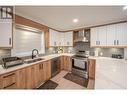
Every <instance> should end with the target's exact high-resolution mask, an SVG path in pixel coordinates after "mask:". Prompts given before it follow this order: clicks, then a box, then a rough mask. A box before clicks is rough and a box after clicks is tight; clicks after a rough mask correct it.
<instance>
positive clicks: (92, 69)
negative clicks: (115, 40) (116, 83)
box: [88, 59, 96, 79]
mask: <svg viewBox="0 0 127 95" xmlns="http://www.w3.org/2000/svg"><path fill="white" fill-rule="evenodd" d="M88 62H89V78H90V79H95V66H96V60H94V59H89V61H88Z"/></svg>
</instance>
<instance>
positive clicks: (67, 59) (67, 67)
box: [64, 56, 72, 71]
mask: <svg viewBox="0 0 127 95" xmlns="http://www.w3.org/2000/svg"><path fill="white" fill-rule="evenodd" d="M71 68H72V63H71V58H70V57H68V56H64V70H66V71H71Z"/></svg>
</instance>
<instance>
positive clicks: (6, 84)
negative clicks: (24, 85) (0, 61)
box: [1, 72, 17, 89]
mask: <svg viewBox="0 0 127 95" xmlns="http://www.w3.org/2000/svg"><path fill="white" fill-rule="evenodd" d="M16 84H17V82H16V72H10V73H7V74H4V75H2V76H1V88H2V89H16V88H17V85H16Z"/></svg>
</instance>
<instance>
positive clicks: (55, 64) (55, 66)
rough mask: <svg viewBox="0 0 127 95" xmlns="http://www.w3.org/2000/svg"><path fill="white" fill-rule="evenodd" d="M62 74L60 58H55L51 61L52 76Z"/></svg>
mask: <svg viewBox="0 0 127 95" xmlns="http://www.w3.org/2000/svg"><path fill="white" fill-rule="evenodd" d="M59 72H60V59H59V57H56V58H53V59H52V60H51V76H52V77H53V76H55V75H56V74H58V73H59Z"/></svg>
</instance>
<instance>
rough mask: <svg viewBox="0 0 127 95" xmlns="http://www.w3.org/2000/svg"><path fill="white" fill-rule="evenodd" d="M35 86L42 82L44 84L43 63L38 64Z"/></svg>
mask: <svg viewBox="0 0 127 95" xmlns="http://www.w3.org/2000/svg"><path fill="white" fill-rule="evenodd" d="M37 68H38V69H37V75H38V79H37V81H38V82H37V84H38V85H40V84H41V83H42V82H44V62H41V63H40V64H38V65H37Z"/></svg>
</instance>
